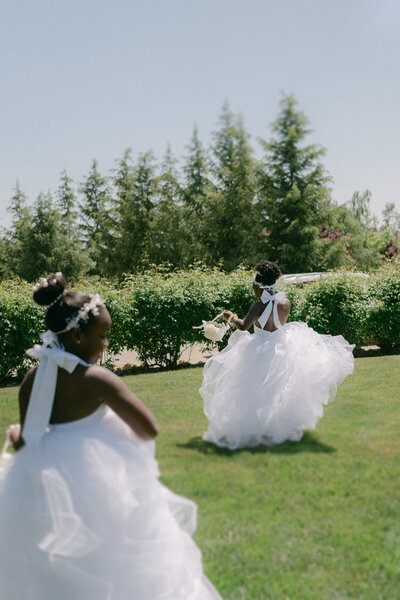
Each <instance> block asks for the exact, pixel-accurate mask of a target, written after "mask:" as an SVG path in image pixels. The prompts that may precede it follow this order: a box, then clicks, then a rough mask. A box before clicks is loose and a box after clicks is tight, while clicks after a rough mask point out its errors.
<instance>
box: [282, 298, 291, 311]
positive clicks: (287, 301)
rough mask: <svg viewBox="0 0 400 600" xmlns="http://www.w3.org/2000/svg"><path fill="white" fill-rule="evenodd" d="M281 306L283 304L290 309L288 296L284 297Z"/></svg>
mask: <svg viewBox="0 0 400 600" xmlns="http://www.w3.org/2000/svg"><path fill="white" fill-rule="evenodd" d="M283 306H285V308H287V310H290V300H289V298H285V302H284V303H283Z"/></svg>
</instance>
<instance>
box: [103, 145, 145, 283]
mask: <svg viewBox="0 0 400 600" xmlns="http://www.w3.org/2000/svg"><path fill="white" fill-rule="evenodd" d="M130 160H131V151H130V150H127V151H126V152H125V154H124V156H123V158H122V159H121V160H120V161H119V164H118V170H117V171H116V174H115V177H114V180H113V181H114V188H115V190H116V197H117V200H116V211H117V214H118V237H116V240H115V252H114V257H113V260H112V262H113V272H114V273H115V274H120V273H124V272H126V273H129V272H132V271H134V270H135V269H137V267H138V265H139V263H140V261H141V260H142V258H143V256H144V255H145V254H146V248H145V243H146V238H147V235H148V231H149V228H150V221H151V218H152V210H153V207H154V202H155V197H154V195H155V166H154V158H153V155H152V153H151V152H147V153H145V154H141V155H139V157H138V160H137V163H136V165H135V166H132V165H131V164H130Z"/></svg>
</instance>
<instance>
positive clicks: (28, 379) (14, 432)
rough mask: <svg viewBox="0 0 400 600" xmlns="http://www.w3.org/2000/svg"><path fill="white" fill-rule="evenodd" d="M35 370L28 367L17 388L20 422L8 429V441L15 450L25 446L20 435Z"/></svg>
mask: <svg viewBox="0 0 400 600" xmlns="http://www.w3.org/2000/svg"><path fill="white" fill-rule="evenodd" d="M35 370H36V367H32V368H31V369H29V371H28V372H27V374H26V375H25V377H24V380H23V382H22V383H21V387H20V388H19V393H18V403H19V422H20V423H21V424H20V425H11V426H10V429H9V436H10V441H11V443H12V445H13V448H14V450H15V451H17V450H19V449H20V448H22V447H23V446H25V442H24V439H23V437H22V435H21V432H22V428H23V426H24V422H25V415H26V411H27V408H28V404H29V397H30V395H31V391H32V385H33V380H34V373H35Z"/></svg>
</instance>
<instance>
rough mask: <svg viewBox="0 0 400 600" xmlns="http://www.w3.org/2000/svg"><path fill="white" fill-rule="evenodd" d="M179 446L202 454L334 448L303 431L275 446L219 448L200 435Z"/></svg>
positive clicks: (331, 449)
mask: <svg viewBox="0 0 400 600" xmlns="http://www.w3.org/2000/svg"><path fill="white" fill-rule="evenodd" d="M177 446H178V447H179V448H186V449H189V450H197V452H201V453H202V454H209V455H210V454H217V455H221V456H231V455H233V454H237V453H239V452H248V453H249V454H267V453H268V454H298V453H299V452H321V453H325V454H332V453H333V452H336V448H334V447H333V446H329V445H328V444H324V443H323V442H320V441H319V439H318V437H317V436H316V435H315V433H313V432H311V431H305V432H304V435H303V437H302V439H301V440H300V441H299V442H283V443H282V444H278V445H277V446H256V447H255V448H238V449H237V450H229V448H220V447H219V446H216V445H215V444H211V443H210V442H205V441H204V440H203V439H202V438H201V437H200V436H196V437H193V438H191V439H190V440H189V441H188V442H186V444H177Z"/></svg>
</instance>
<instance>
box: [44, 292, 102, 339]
mask: <svg viewBox="0 0 400 600" xmlns="http://www.w3.org/2000/svg"><path fill="white" fill-rule="evenodd" d="M100 306H104V300H102V299H101V298H100V296H99V295H98V294H96V295H94V296H93V295H92V294H90V301H89V302H85V304H83V305H82V306H81V308H80V309H79V311H78V312H77V313H76V315H74V316H71V317H69V318H68V319H67V320H66V323H67V324H66V326H65V328H64V329H61V330H60V331H55V332H54V333H57V335H58V334H60V333H65V332H66V331H70V329H79V327H80V321H83V322H84V323H87V321H88V320H89V317H90V313H91V314H92V316H93V317H98V316H99V307H100Z"/></svg>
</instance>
